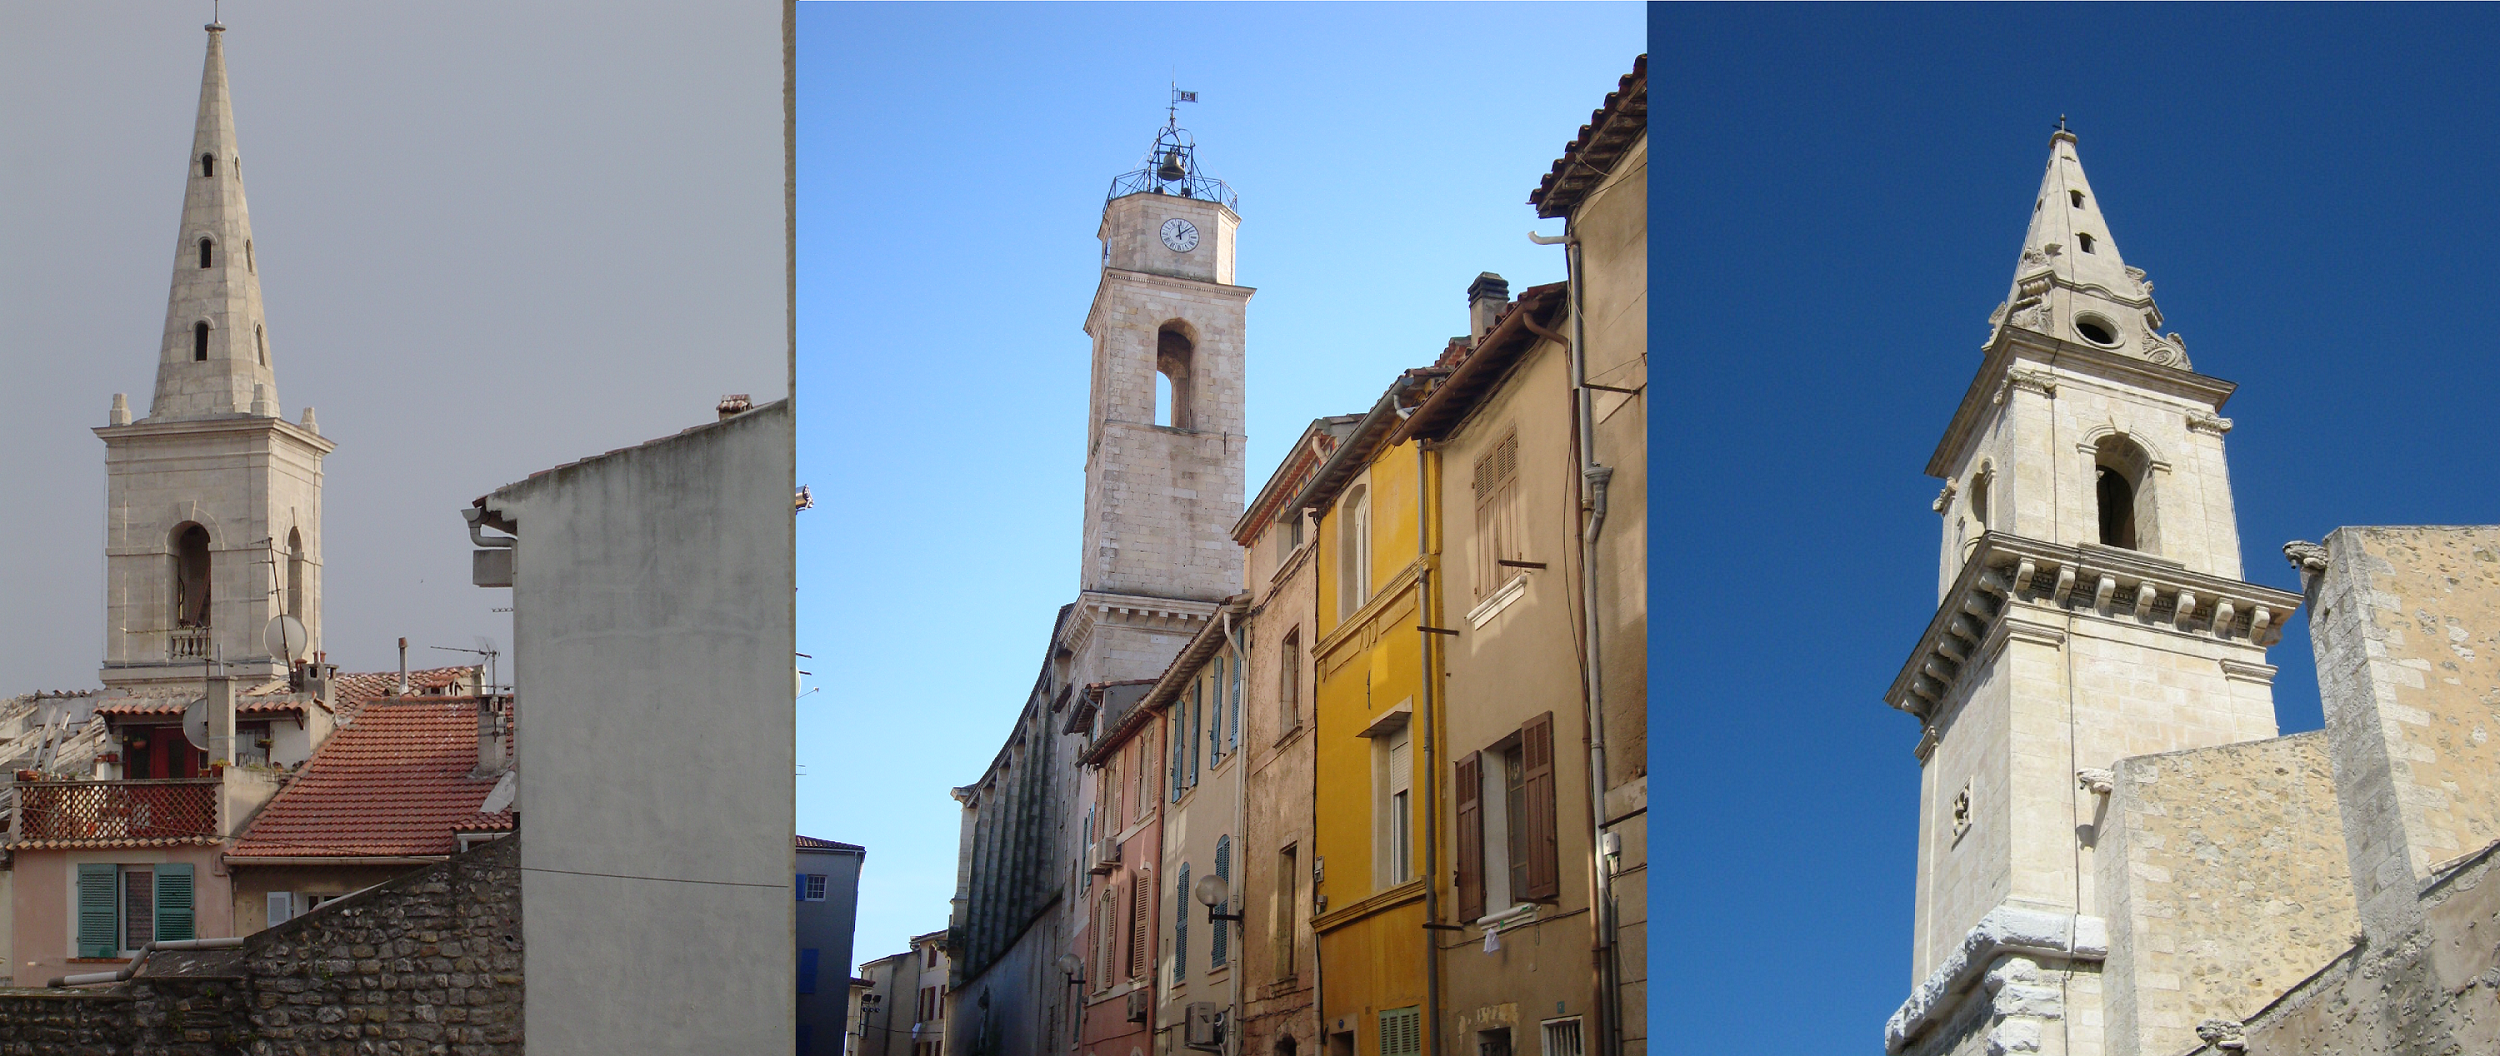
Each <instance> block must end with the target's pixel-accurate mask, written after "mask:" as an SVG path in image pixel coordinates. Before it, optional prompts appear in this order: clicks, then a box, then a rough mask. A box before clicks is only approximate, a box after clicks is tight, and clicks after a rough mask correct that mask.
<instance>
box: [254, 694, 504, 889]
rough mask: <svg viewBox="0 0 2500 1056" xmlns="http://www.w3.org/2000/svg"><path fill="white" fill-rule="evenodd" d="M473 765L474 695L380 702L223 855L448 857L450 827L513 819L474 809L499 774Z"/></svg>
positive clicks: (487, 826)
mask: <svg viewBox="0 0 2500 1056" xmlns="http://www.w3.org/2000/svg"><path fill="white" fill-rule="evenodd" d="M392 679H393V681H396V680H397V676H396V675H393V676H392ZM476 767H477V701H476V699H475V698H471V697H451V698H444V697H406V698H399V699H386V700H380V701H376V702H374V703H372V704H371V705H369V706H366V707H365V708H363V709H362V710H361V711H360V712H358V713H357V715H356V717H355V719H354V720H353V721H352V722H350V723H348V724H347V725H345V726H342V727H340V729H339V731H338V732H337V733H334V734H332V735H331V736H330V739H329V741H328V742H327V743H324V744H323V745H322V746H321V749H320V750H319V751H317V752H314V753H313V757H312V758H311V759H309V760H306V761H305V763H304V767H303V769H302V770H299V771H297V772H296V775H295V779H294V780H293V781H290V782H288V784H287V787H286V789H285V790H284V791H281V792H279V793H278V795H277V798H275V799H273V800H271V801H270V802H269V805H268V806H267V807H265V808H263V809H262V810H261V812H260V816H259V817H257V818H255V819H253V821H252V825H251V828H249V829H246V830H245V831H244V833H243V838H242V839H241V840H240V841H238V842H237V843H236V845H235V848H234V850H233V852H232V853H231V854H230V855H229V857H232V858H252V857H314V856H357V855H421V854H450V853H452V852H454V851H456V850H458V849H459V845H458V841H457V840H456V839H455V838H454V837H455V834H456V833H460V832H481V831H496V830H500V829H509V828H511V826H512V815H511V814H510V812H501V813H496V814H481V813H479V811H478V807H479V806H480V805H482V804H484V803H485V801H486V794H487V793H488V792H490V791H492V790H493V789H494V787H495V781H494V779H492V778H472V777H470V776H469V773H470V771H472V770H474V769H476Z"/></svg>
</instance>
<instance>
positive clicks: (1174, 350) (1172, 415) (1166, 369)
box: [1155, 326, 1196, 429]
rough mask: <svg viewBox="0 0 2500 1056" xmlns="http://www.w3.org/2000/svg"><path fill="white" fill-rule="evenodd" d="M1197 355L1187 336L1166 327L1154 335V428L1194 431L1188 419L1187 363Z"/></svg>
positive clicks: (1188, 372)
mask: <svg viewBox="0 0 2500 1056" xmlns="http://www.w3.org/2000/svg"><path fill="white" fill-rule="evenodd" d="M1195 352H1196V346H1195V345H1193V344H1192V343H1191V342H1190V340H1189V336H1188V335H1186V334H1183V333H1181V332H1180V330H1179V329H1178V328H1176V327H1172V326H1166V327H1164V328H1163V329H1162V330H1160V331H1157V332H1156V334H1155V424H1156V425H1161V426H1167V427H1170V428H1173V429H1189V428H1194V425H1193V423H1192V422H1191V419H1190V413H1189V412H1190V407H1189V404H1190V399H1189V397H1190V361H1191V359H1192V358H1193V356H1194V353H1195Z"/></svg>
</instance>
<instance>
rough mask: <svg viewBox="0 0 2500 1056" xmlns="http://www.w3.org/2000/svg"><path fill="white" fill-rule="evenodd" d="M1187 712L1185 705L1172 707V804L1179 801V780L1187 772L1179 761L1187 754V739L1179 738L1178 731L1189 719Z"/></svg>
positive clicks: (1185, 775)
mask: <svg viewBox="0 0 2500 1056" xmlns="http://www.w3.org/2000/svg"><path fill="white" fill-rule="evenodd" d="M1188 711H1189V708H1188V706H1187V705H1184V704H1180V703H1177V702H1175V703H1174V704H1173V705H1172V721H1171V727H1172V730H1171V736H1172V802H1174V803H1178V802H1180V801H1181V779H1182V778H1184V777H1187V776H1188V772H1187V771H1185V770H1183V769H1182V768H1181V760H1182V759H1183V758H1184V757H1186V756H1187V755H1188V754H1189V739H1188V738H1186V737H1183V736H1181V730H1180V726H1181V723H1183V722H1186V721H1188V719H1189V715H1188Z"/></svg>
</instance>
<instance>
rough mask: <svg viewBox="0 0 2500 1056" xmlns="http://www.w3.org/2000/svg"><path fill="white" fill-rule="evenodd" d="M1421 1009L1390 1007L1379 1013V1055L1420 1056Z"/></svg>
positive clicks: (1421, 1040)
mask: <svg viewBox="0 0 2500 1056" xmlns="http://www.w3.org/2000/svg"><path fill="white" fill-rule="evenodd" d="M1422 1012H1423V1010H1421V1009H1418V1008H1413V1007H1408V1008H1392V1009H1387V1010H1384V1011H1382V1012H1381V1013H1380V1020H1379V1023H1380V1056H1421V1054H1422V1052H1423V1051H1424V1032H1423V1014H1422Z"/></svg>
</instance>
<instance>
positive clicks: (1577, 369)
mask: <svg viewBox="0 0 2500 1056" xmlns="http://www.w3.org/2000/svg"><path fill="white" fill-rule="evenodd" d="M1574 226H1575V224H1574V220H1573V219H1571V218H1566V219H1565V220H1564V221H1563V234H1562V237H1560V238H1552V239H1548V238H1545V237H1544V236H1541V235H1538V234H1536V233H1535V232H1530V233H1529V234H1528V239H1529V241H1532V242H1535V243H1537V244H1538V245H1553V244H1555V243H1558V242H1559V243H1561V244H1562V247H1563V268H1564V278H1565V280H1566V281H1567V284H1568V285H1567V289H1568V291H1569V294H1570V309H1571V339H1570V341H1569V345H1570V348H1571V390H1572V417H1573V418H1575V419H1577V420H1578V429H1577V430H1576V431H1575V433H1574V440H1575V441H1576V443H1575V444H1574V445H1573V446H1574V447H1577V448H1578V449H1579V463H1580V479H1581V481H1582V484H1583V488H1584V494H1585V496H1586V498H1587V501H1588V504H1589V519H1588V523H1587V525H1586V526H1584V527H1583V528H1582V529H1581V532H1580V606H1581V620H1582V623H1583V625H1584V626H1586V627H1587V629H1588V631H1587V635H1586V637H1585V639H1584V644H1583V649H1584V650H1585V655H1584V656H1583V657H1582V659H1581V665H1582V671H1581V680H1582V684H1583V685H1584V686H1586V687H1587V692H1586V694H1585V696H1586V700H1587V706H1588V719H1587V721H1588V733H1589V775H1588V785H1589V895H1590V905H1589V911H1590V915H1591V916H1592V917H1594V918H1595V923H1596V929H1595V930H1596V932H1597V934H1596V936H1595V939H1596V941H1595V944H1594V945H1595V949H1594V950H1592V951H1591V952H1592V953H1593V954H1594V957H1593V960H1595V962H1596V963H1595V965H1593V967H1595V968H1596V970H1597V986H1598V992H1597V1004H1598V1010H1599V1016H1600V1018H1601V1019H1603V1020H1604V1023H1605V1025H1604V1027H1603V1029H1601V1030H1600V1031H1599V1034H1598V1044H1599V1053H1600V1056H1619V1054H1620V1053H1621V1052H1622V1049H1623V1044H1622V1028H1621V1024H1622V1022H1623V1020H1622V1009H1621V1007H1620V1006H1621V1004H1622V1001H1621V990H1620V986H1619V983H1618V982H1617V979H1618V977H1619V973H1618V969H1617V965H1616V964H1615V953H1616V949H1615V904H1614V901H1615V900H1614V877H1613V876H1611V875H1609V872H1608V870H1607V868H1606V855H1605V852H1604V850H1603V841H1604V837H1605V835H1606V709H1605V702H1606V683H1605V667H1604V664H1603V654H1602V653H1601V652H1600V650H1599V647H1598V609H1597V537H1598V533H1600V532H1601V531H1603V530H1604V528H1605V525H1606V485H1607V483H1608V481H1609V480H1610V479H1611V478H1612V477H1613V476H1614V468H1613V467H1611V466H1601V465H1598V464H1597V450H1596V444H1597V423H1596V413H1595V406H1594V404H1595V399H1594V397H1592V396H1591V395H1590V390H1589V387H1588V358H1587V344H1588V331H1587V327H1586V326H1585V325H1584V323H1583V319H1582V311H1581V302H1580V295H1581V287H1582V285H1583V282H1584V279H1583V275H1582V266H1581V258H1580V238H1579V236H1578V234H1577V233H1575V232H1574V231H1573V227H1574Z"/></svg>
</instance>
